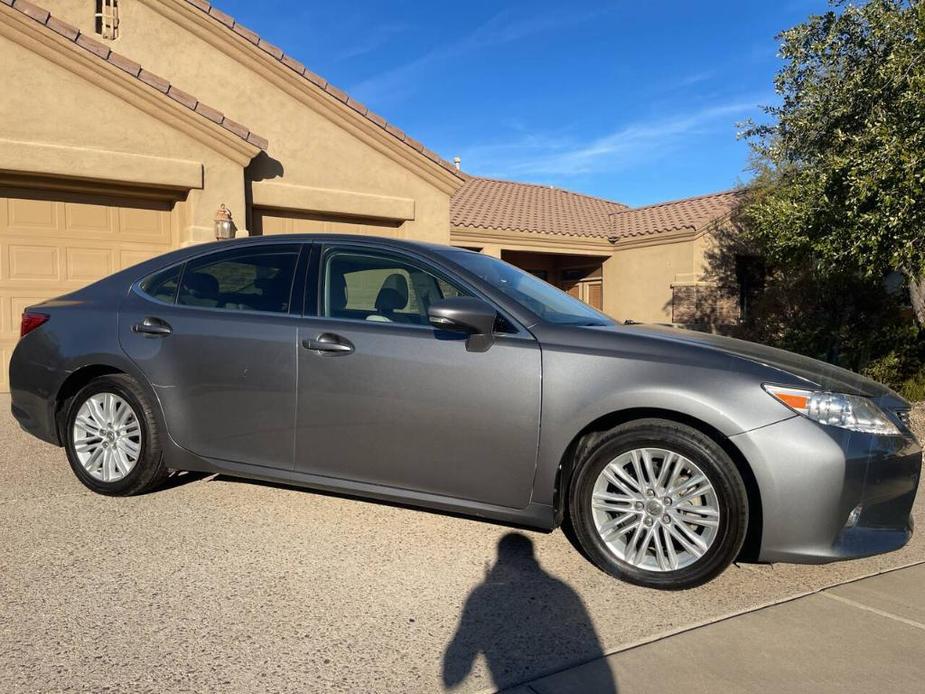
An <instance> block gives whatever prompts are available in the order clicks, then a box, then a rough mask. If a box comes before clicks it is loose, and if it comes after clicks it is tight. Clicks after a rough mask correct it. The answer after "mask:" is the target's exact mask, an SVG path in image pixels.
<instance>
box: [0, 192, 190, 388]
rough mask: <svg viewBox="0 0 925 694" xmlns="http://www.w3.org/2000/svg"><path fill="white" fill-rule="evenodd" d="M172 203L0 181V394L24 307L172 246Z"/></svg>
mask: <svg viewBox="0 0 925 694" xmlns="http://www.w3.org/2000/svg"><path fill="white" fill-rule="evenodd" d="M173 207H174V202H173V201H172V200H166V199H157V197H156V196H155V197H153V198H152V199H144V198H138V197H126V196H124V195H121V194H118V193H115V194H114V193H113V191H106V190H103V191H101V192H99V193H96V192H93V193H89V192H84V193H69V192H62V191H56V190H51V189H41V188H28V187H24V188H19V187H16V186H10V185H0V368H2V375H0V391H2V392H6V391H7V390H8V375H7V369H8V364H9V359H10V355H11V353H12V350H13V347H14V346H15V345H16V341H17V339H18V338H19V323H20V316H21V314H22V311H23V309H24V308H26V307H27V306H30V305H32V304H35V303H38V302H40V301H43V300H45V299H49V298H52V297H55V296H60V295H61V294H66V293H68V292H72V291H74V290H76V289H79V288H80V287H83V286H85V285H87V284H90V283H91V282H93V281H95V280H98V279H100V278H101V277H105V276H106V275H108V274H111V273H113V272H116V271H118V270H122V269H124V268H126V267H129V266H131V265H134V264H136V263H139V262H141V261H143V260H146V259H147V258H151V257H152V256H155V255H158V254H160V253H163V252H165V251H168V250H170V249H171V248H173V247H175V246H176V243H175V240H174V237H175V232H174V229H173V225H172V223H171V222H172V209H173Z"/></svg>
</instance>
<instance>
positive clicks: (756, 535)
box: [553, 407, 764, 561]
mask: <svg viewBox="0 0 925 694" xmlns="http://www.w3.org/2000/svg"><path fill="white" fill-rule="evenodd" d="M638 419H665V420H668V421H672V422H676V423H678V424H685V425H687V426H689V427H691V428H693V429H696V430H698V431H699V432H701V433H702V434H704V435H706V436H708V437H710V438H711V439H712V440H713V441H714V442H715V443H716V444H717V445H718V446H720V448H722V449H723V450H724V451H725V452H726V454H727V455H728V456H729V457H730V458H731V459H732V462H733V463H734V464H735V466H736V468H737V469H738V471H739V474H740V475H741V476H742V481H743V482H744V483H745V489H746V492H747V495H748V528H747V529H746V534H745V542H744V544H743V545H742V550H741V551H740V552H739V559H740V560H743V561H756V560H757V558H758V554H759V551H760V549H761V530H762V523H763V518H764V509H763V507H762V503H761V489H760V488H759V486H758V481H757V479H756V478H755V474H754V472H753V471H752V468H751V464H750V463H749V462H748V459H747V458H746V457H745V455H744V454H743V453H742V451H740V450H739V448H738V447H737V446H736V445H735V443H733V442H732V441H731V440H730V439H729V438H728V437H727V436H726V435H725V434H723V433H722V432H721V431H719V430H718V429H717V428H716V427H714V426H712V425H710V424H709V423H707V422H704V421H703V420H701V419H697V418H696V417H693V416H691V415H687V414H684V413H682V412H677V411H674V410H668V409H661V408H654V407H645V408H643V407H640V408H630V409H625V410H618V411H615V412H610V413H608V414H605V415H602V416H601V417H598V418H597V419H595V420H594V421H592V422H590V423H589V424H588V425H587V426H585V427H584V428H583V429H582V430H581V431H579V432H578V433H577V434H575V436H574V437H573V439H572V440H571V442H570V443H569V445H568V446H567V447H566V449H565V452H564V453H563V454H562V458H561V460H560V462H559V468H558V470H557V472H556V482H555V489H554V491H553V499H554V502H553V504H554V508H555V518H556V525H561V523H562V521H563V519H564V518H565V511H566V505H567V499H568V488H569V485H570V483H571V479H572V473H573V472H574V469H575V466H576V465H577V463H578V461H579V460H580V459H581V457H582V455H583V453H584V451H585V450H586V449H587V448H588V447H589V446H591V445H593V443H594V441H595V436H596V435H599V434H602V433H604V432H606V431H609V430H610V429H613V428H614V427H616V426H619V425H621V424H625V423H627V422H631V421H634V420H638Z"/></svg>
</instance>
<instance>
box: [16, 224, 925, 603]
mask: <svg viewBox="0 0 925 694" xmlns="http://www.w3.org/2000/svg"><path fill="white" fill-rule="evenodd" d="M10 384H11V390H12V403H13V405H12V407H13V414H14V415H15V416H16V418H17V419H18V420H19V422H20V424H21V425H22V426H23V428H25V429H26V430H27V431H29V432H30V433H32V434H34V435H35V436H37V437H39V438H41V439H43V440H45V441H49V442H51V443H54V444H56V445H59V446H63V447H64V448H65V449H66V451H67V457H68V460H69V461H70V464H71V467H72V468H73V471H74V474H75V475H76V476H77V478H78V479H79V480H80V481H81V482H82V483H83V484H85V485H86V486H87V487H89V488H90V489H92V490H93V491H95V492H98V493H101V494H109V495H127V494H138V493H142V492H146V491H149V490H152V489H154V488H156V487H157V486H158V484H159V483H160V482H161V481H162V480H163V479H164V478H165V477H166V475H167V474H168V472H169V470H198V471H206V472H220V473H222V474H227V475H236V476H240V477H248V478H254V479H263V480H274V481H279V482H285V483H288V484H295V485H303V486H306V487H311V488H315V489H323V490H328V491H334V492H339V493H343V494H350V495H356V496H363V497H369V498H374V499H383V500H389V501H398V502H403V503H407V504H413V505H417V506H423V507H428V508H432V509H438V510H442V511H450V512H458V513H464V514H468V515H472V516H478V517H482V518H486V519H491V520H495V521H499V522H504V523H512V524H519V525H525V526H531V527H536V528H542V529H547V530H551V529H553V528H555V527H557V526H559V525H563V526H564V527H565V529H566V530H567V532H568V533H569V536H570V537H571V538H572V539H573V541H575V542H576V543H577V544H578V545H579V547H580V549H581V550H582V551H583V552H584V554H585V555H586V556H587V557H588V558H589V559H590V560H591V561H593V562H594V563H595V564H596V565H597V566H598V567H600V568H601V569H602V570H604V571H606V572H608V573H610V574H612V575H613V576H616V577H618V578H621V579H625V580H627V581H631V582H634V583H638V584H642V585H646V586H652V587H656V588H687V587H691V586H695V585H698V584H701V583H703V582H705V581H708V580H710V579H711V578H713V577H714V576H716V575H717V574H719V573H720V572H721V571H723V569H724V568H725V567H726V566H728V565H729V563H730V562H731V561H733V560H735V559H736V558H737V557H741V558H743V559H751V560H757V561H765V562H772V561H793V562H827V561H833V560H838V559H848V558H852V557H861V556H866V555H870V554H876V553H879V552H887V551H890V550H895V549H897V548H899V547H902V546H903V545H904V544H905V543H906V542H907V541H908V540H909V537H910V535H911V532H912V526H911V520H910V510H911V507H912V503H913V499H914V496H915V490H916V487H917V483H918V477H919V473H920V468H921V459H922V453H921V449H920V448H919V445H918V444H917V442H916V441H915V438H914V437H913V435H912V434H911V432H910V430H909V427H908V414H909V404H908V403H907V402H906V401H904V400H903V399H902V398H900V397H899V396H897V395H896V394H895V393H893V392H892V391H890V390H889V389H888V388H886V387H884V386H881V385H879V384H877V383H874V382H872V381H870V380H867V379H865V378H862V377H860V376H858V375H856V374H853V373H850V372H848V371H844V370H842V369H838V368H835V367H832V366H829V365H826V364H823V363H821V362H818V361H814V360H812V359H808V358H804V357H800V356H797V355H794V354H790V353H788V352H783V351H780V350H775V349H770V348H767V347H762V346H759V345H755V344H751V343H747V342H741V341H737V340H732V339H726V338H722V337H718V336H714V335H706V334H700V333H694V332H688V331H683V330H673V329H669V328H661V327H654V326H643V325H623V324H620V323H617V322H615V321H614V320H612V319H611V318H609V317H607V316H605V315H603V314H601V313H598V312H597V311H595V310H593V309H591V308H589V307H588V306H586V305H585V304H583V303H581V302H579V301H577V300H575V299H573V298H572V297H570V296H568V295H567V294H564V293H562V292H560V291H558V290H556V289H554V288H553V287H551V286H550V285H548V284H546V283H545V282H543V281H541V280H539V279H537V278H535V277H533V276H532V275H530V274H528V273H525V272H522V271H521V270H519V269H517V268H515V267H513V266H511V265H508V264H506V263H504V262H502V261H500V260H497V259H495V258H492V257H489V256H486V255H482V254H478V253H473V252H470V251H465V250H461V249H456V248H449V247H443V246H432V245H425V244H417V243H410V242H402V241H393V240H386V239H380V238H367V237H360V236H334V235H311V236H307V235H303V236H273V237H266V238H259V237H258V238H247V239H240V240H236V241H231V242H223V243H219V244H209V245H203V246H196V247H191V248H186V249H183V250H179V251H175V252H172V253H168V254H167V255H164V256H161V257H159V258H156V259H154V260H150V261H147V262H145V263H142V264H140V265H136V266H135V267H132V268H129V269H127V270H124V271H122V272H119V273H117V274H115V275H112V276H110V277H108V278H106V279H104V280H102V281H100V282H97V283H95V284H93V285H90V286H89V287H86V288H84V289H81V290H79V291H77V292H74V293H73V294H69V295H67V296H64V297H61V298H58V299H55V300H52V301H48V302H45V303H42V304H38V305H36V306H33V307H30V308H29V309H27V310H26V312H25V314H24V315H23V318H22V338H21V340H20V342H19V344H18V346H17V347H16V350H15V352H14V353H13V355H12V360H11V364H10Z"/></svg>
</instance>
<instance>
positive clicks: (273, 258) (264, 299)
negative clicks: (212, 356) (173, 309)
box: [177, 245, 299, 313]
mask: <svg viewBox="0 0 925 694" xmlns="http://www.w3.org/2000/svg"><path fill="white" fill-rule="evenodd" d="M219 255H220V257H216V255H210V256H206V257H204V258H197V259H196V260H192V261H190V262H189V263H188V264H187V266H186V270H185V271H184V273H183V279H182V281H181V283H180V291H179V294H178V296H177V304H180V305H182V306H200V307H204V308H219V309H225V310H228V311H264V312H267V313H286V312H287V311H289V303H290V301H291V299H292V282H293V278H294V277H295V268H296V263H297V261H298V258H299V247H298V246H297V245H292V246H274V247H270V248H262V249H259V250H256V249H255V250H251V251H236V252H234V253H231V254H229V253H227V252H226V253H221V254H219Z"/></svg>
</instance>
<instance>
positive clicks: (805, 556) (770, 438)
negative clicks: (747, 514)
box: [731, 416, 922, 563]
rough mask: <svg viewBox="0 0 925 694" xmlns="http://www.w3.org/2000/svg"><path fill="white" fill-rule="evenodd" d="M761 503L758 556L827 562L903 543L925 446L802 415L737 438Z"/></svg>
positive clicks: (771, 559)
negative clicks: (754, 480)
mask: <svg viewBox="0 0 925 694" xmlns="http://www.w3.org/2000/svg"><path fill="white" fill-rule="evenodd" d="M731 441H732V442H733V443H735V444H736V446H738V448H739V450H740V451H741V452H742V454H743V455H744V456H745V458H746V459H747V460H748V461H749V463H750V465H751V468H752V472H753V473H754V475H755V478H756V480H757V482H758V487H759V489H760V493H761V506H762V534H761V549H760V552H759V556H758V559H759V561H767V562H775V561H785V562H795V563H824V562H830V561H838V560H842V559H853V558H856V557H865V556H870V555H873V554H881V553H883V552H890V551H893V550H896V549H899V548H900V547H902V546H903V545H905V544H906V543H907V542H908V541H909V538H910V537H911V536H912V525H913V524H912V517H911V512H912V504H913V502H914V501H915V494H916V491H917V490H918V484H919V477H920V474H921V468H922V450H921V448H920V447H919V445H918V443H917V442H916V441H915V439H914V438H913V437H912V435H911V434H905V435H902V436H872V435H870V434H860V433H857V432H852V431H847V430H845V429H839V428H836V427H830V426H822V425H819V424H816V423H815V422H813V421H811V420H809V419H807V418H806V417H801V416H795V417H792V418H790V419H787V420H784V421H782V422H778V423H776V424H772V425H769V426H766V427H762V428H760V429H755V430H752V431H749V432H745V433H743V434H738V435H736V436H733V437H732V438H731Z"/></svg>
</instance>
